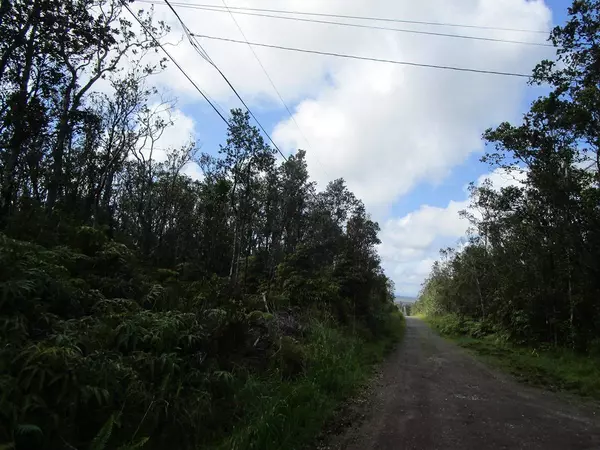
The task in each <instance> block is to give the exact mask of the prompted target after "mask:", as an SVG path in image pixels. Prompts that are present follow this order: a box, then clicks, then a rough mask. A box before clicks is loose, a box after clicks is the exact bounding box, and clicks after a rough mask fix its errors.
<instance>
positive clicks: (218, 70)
mask: <svg viewBox="0 0 600 450" xmlns="http://www.w3.org/2000/svg"><path fill="white" fill-rule="evenodd" d="M164 2H165V3H166V4H167V5H168V6H169V8H170V9H171V11H173V13H174V14H175V17H177V20H178V21H179V23H180V24H181V26H182V27H183V29H184V31H185V32H186V34H187V35H188V37H189V38H190V40H193V41H196V40H195V34H194V33H191V32H190V31H189V29H188V27H187V25H186V24H185V22H184V21H183V20H182V19H181V17H180V16H179V14H177V11H175V9H174V8H173V7H172V6H171V4H170V3H169V1H168V0H164ZM240 42H241V43H242V41H240ZM194 43H195V44H197V46H196V45H194ZM194 43H192V46H193V47H194V48H195V49H196V51H198V52H199V53H200V54H201V55H202V57H203V58H204V59H206V60H207V61H208V62H209V63H210V64H212V66H213V67H214V68H215V69H216V70H217V72H219V74H220V75H221V77H222V78H223V79H224V80H225V82H226V83H227V84H228V85H229V87H230V88H231V90H232V91H233V93H234V94H235V96H236V97H237V98H238V100H239V101H240V102H242V105H244V107H245V108H246V110H247V111H248V113H249V114H250V115H251V116H252V118H253V119H254V121H255V122H256V123H257V124H258V126H259V128H260V129H261V130H262V132H263V133H264V134H265V136H267V138H268V139H269V141H270V142H271V144H273V146H274V147H275V149H276V150H277V152H278V153H279V154H280V155H281V157H282V158H283V159H284V161H287V157H286V156H285V155H284V154H283V152H282V151H281V149H280V148H279V147H278V146H277V144H276V143H275V141H274V140H273V138H271V135H270V134H269V133H267V130H265V128H264V127H263V126H262V124H261V123H260V121H259V120H258V119H257V117H256V116H255V115H254V113H253V112H252V110H251V109H250V108H249V107H248V105H247V104H246V102H245V101H244V99H243V98H242V97H241V95H240V94H239V93H238V91H237V89H236V88H235V87H234V86H233V84H231V81H229V78H227V76H226V75H225V74H224V73H223V71H222V70H221V69H220V68H219V66H217V65H216V64H215V63H214V62H213V61H212V60H211V59H210V56H208V53H207V52H206V51H205V50H204V48H202V45H201V44H200V43H199V42H197V41H196V42H194ZM198 47H199V48H200V49H201V51H200V50H198ZM203 54H204V55H206V58H205V57H204V56H203Z"/></svg>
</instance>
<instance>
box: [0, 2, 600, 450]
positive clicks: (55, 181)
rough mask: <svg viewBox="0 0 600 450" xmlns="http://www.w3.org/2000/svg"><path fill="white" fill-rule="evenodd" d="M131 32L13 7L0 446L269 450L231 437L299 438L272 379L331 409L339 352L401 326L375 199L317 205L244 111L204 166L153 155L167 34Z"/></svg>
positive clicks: (2, 125)
mask: <svg viewBox="0 0 600 450" xmlns="http://www.w3.org/2000/svg"><path fill="white" fill-rule="evenodd" d="M139 19H140V20H141V21H142V23H143V24H144V25H145V27H146V30H144V31H139V27H138V26H137V25H138V24H137V22H136V21H135V20H133V18H132V17H129V16H128V15H127V11H126V10H124V9H123V5H122V4H121V1H120V0H27V1H26V0H11V1H5V0H2V6H1V7H0V35H1V36H2V39H1V40H0V85H1V93H0V161H1V173H0V342H1V345H0V391H1V394H0V447H1V448H15V449H17V450H18V449H34V448H44V449H53V448H65V449H73V448H79V449H87V448H89V449H93V450H99V449H103V448H122V449H127V448H141V447H142V446H144V448H166V447H167V446H169V447H170V448H200V447H203V446H209V447H213V446H219V445H221V447H222V448H269V447H268V445H267V444H264V443H263V444H260V443H258V444H257V442H258V441H257V439H258V438H259V437H257V436H255V435H253V433H258V432H259V431H257V429H256V427H254V428H253V427H246V428H240V425H239V424H248V423H251V421H252V420H259V419H261V418H263V419H264V420H263V422H264V424H263V425H264V426H265V430H266V431H265V433H279V434H285V433H287V432H289V430H287V429H286V428H285V426H284V425H281V424H282V423H283V422H282V420H283V419H282V418H281V417H282V416H283V415H284V414H286V411H287V410H286V411H283V410H280V409H277V408H279V406H277V405H275V406H273V405H271V406H272V408H271V409H269V410H262V411H261V410H258V409H259V408H258V407H257V406H256V405H259V404H260V405H262V404H268V403H265V402H266V400H265V399H266V398H268V396H269V395H273V392H274V391H275V388H273V386H276V385H277V384H276V383H275V381H273V380H278V381H277V382H278V383H286V382H288V381H290V380H292V381H293V380H302V381H298V383H304V384H303V386H304V387H307V386H308V387H310V389H313V390H306V391H302V390H299V389H297V388H296V387H294V386H295V385H291V386H292V387H291V388H290V390H289V392H287V393H286V396H285V398H284V400H282V402H280V404H281V405H292V404H293V401H294V399H296V400H297V401H298V402H299V403H300V402H302V403H303V404H306V405H312V403H310V402H311V401H314V395H313V394H311V393H312V392H315V391H314V389H317V388H318V389H321V390H326V391H327V392H331V393H334V394H335V395H338V393H339V392H343V389H342V387H341V386H340V383H342V382H343V380H341V379H340V377H341V376H343V374H344V373H345V372H344V371H345V370H347V368H348V367H349V363H348V364H346V363H344V361H345V360H344V358H345V357H346V356H347V355H348V354H349V353H350V352H351V351H352V349H351V348H349V347H348V346H346V347H344V342H346V341H344V339H345V338H344V336H347V335H349V336H356V338H357V339H359V341H352V342H362V343H365V345H366V344H368V343H369V342H378V341H381V340H383V339H385V338H388V337H390V336H391V335H393V334H395V330H396V329H395V328H394V327H395V326H396V325H397V324H398V323H399V321H400V319H401V317H398V313H397V312H395V310H396V309H395V307H394V306H393V302H392V300H393V285H392V283H391V281H390V280H389V279H388V278H386V276H385V275H384V273H383V271H382V269H381V267H380V261H379V258H378V256H377V253H376V251H375V246H376V244H378V242H379V241H378V237H377V236H378V231H379V227H378V225H377V223H375V222H373V221H372V220H371V219H370V217H369V215H368V214H367V212H366V210H365V207H364V205H363V203H362V202H361V201H360V200H359V199H357V198H356V197H355V196H354V195H353V194H352V193H351V192H350V191H349V190H348V189H347V187H346V186H345V183H344V181H343V180H341V179H339V180H335V181H332V182H331V183H329V184H328V185H327V186H326V187H325V188H324V190H323V191H321V192H319V191H318V190H317V188H316V185H315V184H314V183H313V182H311V181H310V180H309V175H308V171H307V165H306V160H305V153H304V152H303V151H301V150H299V151H298V152H296V153H295V154H293V155H290V156H289V157H288V158H287V159H286V160H282V159H279V160H278V159H277V158H276V154H275V152H274V149H273V148H271V147H270V146H269V145H267V143H266V142H265V140H264V139H263V137H262V135H261V133H260V132H259V131H258V130H257V129H256V128H255V127H254V126H253V125H252V124H251V123H250V118H249V114H248V112H245V111H241V110H233V111H231V114H230V117H229V128H228V133H227V136H224V138H223V140H224V142H223V145H221V146H220V148H219V149H215V151H213V152H211V153H210V154H208V153H207V154H204V153H200V152H199V151H198V149H197V145H196V144H195V143H193V142H192V143H190V145H188V146H184V147H183V148H170V149H167V150H166V151H167V157H166V160H165V161H163V162H160V161H157V159H156V158H153V154H156V153H157V152H158V151H164V149H159V148H157V141H158V140H159V138H160V136H161V135H162V133H164V131H165V129H167V128H168V127H169V126H171V125H172V123H171V122H170V120H168V119H165V116H164V115H162V114H160V113H159V112H160V111H161V110H163V111H164V110H168V109H169V108H172V107H173V102H172V101H171V100H165V99H164V96H163V94H162V93H161V92H159V91H158V90H157V89H156V88H155V87H153V85H152V79H153V77H154V76H155V75H156V74H157V73H159V72H161V71H163V70H165V68H166V67H167V66H168V65H169V61H167V60H165V59H163V60H161V59H160V58H157V55H158V56H160V55H161V54H160V51H159V48H158V47H157V45H156V42H155V40H154V39H153V37H152V36H151V35H150V34H149V33H151V34H152V35H153V36H154V37H157V38H161V37H164V36H165V35H166V33H167V31H168V28H167V26H166V25H165V24H164V23H160V22H156V21H154V20H153V18H152V14H151V12H140V14H139ZM134 24H135V26H134ZM157 105H158V106H157ZM217 150H218V151H217ZM190 163H197V164H199V166H200V167H201V169H202V174H203V175H202V177H201V180H199V181H198V180H193V179H191V178H190V177H188V176H186V175H185V174H184V168H185V167H186V166H187V165H188V164H190ZM571 214H579V213H578V212H576V211H573V212H572V213H571ZM591 232H594V230H593V229H591ZM585 239H586V240H589V239H592V237H591V236H590V237H586V238H585ZM591 264H596V262H595V261H591ZM585 278H586V277H583V276H582V277H580V278H578V279H585ZM587 279H588V281H589V280H591V278H589V277H587ZM573 290H574V291H573V297H572V298H573V299H578V298H579V297H577V295H579V294H578V291H576V288H575V284H574V287H573ZM574 301H578V300H574ZM577 314H581V312H580V310H579V309H578V310H577ZM576 320H577V321H579V320H580V319H579V315H578V316H577V319H576ZM577 323H578V322H577ZM336 330H337V331H336ZM332 336H334V337H335V336H337V337H336V338H335V339H337V342H338V344H337V345H338V346H337V347H336V348H334V349H331V348H329V347H328V346H329V345H330V341H331V339H332V338H331V337H332ZM330 338H331V339H330ZM327 339H329V340H327ZM335 339H334V340H335ZM315 355H316V356H315ZM327 364H328V365H327ZM336 365H337V368H336ZM324 367H328V368H329V369H328V370H329V371H325V369H324ZM319 370H321V372H319ZM348 370H349V369H348ZM309 373H310V374H313V375H314V374H316V375H314V377H313V378H310V377H308V375H307V374H309ZM313 375H311V376H313ZM267 378H268V379H269V380H271V381H270V383H271V384H265V382H264V381H261V380H264V379H267ZM261 383H262V384H261ZM277 386H278V385H277ZM315 386H317V388H315ZM307 389H308V388H307ZM307 392H308V394H307ZM334 394H332V395H334ZM302 396H304V397H302ZM280 404H278V405H280ZM326 406H327V407H329V404H327V405H325V404H322V405H318V406H317V408H316V409H317V410H318V409H320V408H325V407H326ZM289 407H291V406H289ZM282 411H283V412H282ZM317 412H318V411H317ZM317 412H315V411H313V413H314V415H317ZM278 424H279V425H281V427H280V428H281V429H275V430H273V429H268V427H269V426H273V427H277V426H278ZM303 426H308V425H306V424H305V425H303ZM240 430H242V431H240ZM236 433H237V434H236ZM231 436H237V437H235V440H232V439H233V438H232V437H231ZM227 438H229V439H230V440H229V441H227V440H225V441H223V439H227ZM273 439H274V440H275V438H273ZM222 442H226V444H220V443H222ZM3 444H4V445H3ZM285 448H291V447H285Z"/></svg>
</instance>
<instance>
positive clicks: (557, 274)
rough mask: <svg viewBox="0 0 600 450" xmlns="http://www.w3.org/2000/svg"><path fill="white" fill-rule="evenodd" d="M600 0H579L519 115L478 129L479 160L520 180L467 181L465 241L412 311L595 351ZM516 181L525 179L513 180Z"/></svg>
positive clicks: (599, 291)
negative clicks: (518, 119)
mask: <svg viewBox="0 0 600 450" xmlns="http://www.w3.org/2000/svg"><path fill="white" fill-rule="evenodd" d="M599 30H600V2H598V1H580V0H577V1H575V2H574V3H573V5H572V6H571V7H570V8H569V19H568V21H567V22H566V24H565V25H564V26H559V27H556V28H555V29H554V30H553V31H552V33H551V35H550V40H551V41H552V42H553V44H554V45H555V46H556V48H557V55H558V59H557V60H556V61H542V62H541V63H539V64H538V65H537V67H536V68H535V70H534V72H533V77H532V81H531V83H532V84H533V85H540V86H546V87H549V88H550V89H549V91H550V92H549V93H548V94H547V95H544V96H542V97H540V98H538V99H537V100H536V101H534V102H533V104H532V105H531V109H530V111H529V112H528V113H527V114H525V116H524V119H523V123H522V124H520V125H511V124H509V123H503V124H501V125H500V126H499V127H498V128H496V129H490V130H488V131H487V132H486V133H485V136H484V137H485V139H486V141H487V142H488V143H489V144H490V150H489V151H488V152H487V154H486V155H485V156H484V158H483V161H486V162H488V163H490V164H491V166H492V167H494V168H501V169H503V170H504V171H506V172H507V173H508V174H510V173H514V172H517V171H518V172H520V174H521V175H524V182H523V183H522V184H519V183H515V185H513V186H510V187H506V188H503V189H501V190H500V191H498V190H495V189H494V188H493V187H492V186H490V185H489V184H487V185H484V186H482V187H474V186H472V205H471V209H470V210H469V211H468V212H465V213H464V214H465V215H466V216H467V217H469V219H470V220H471V223H472V225H473V229H472V233H471V237H470V239H469V242H468V244H467V245H466V247H464V248H462V249H460V250H452V249H449V250H446V251H444V252H443V255H442V256H443V258H442V260H441V261H440V262H438V263H436V264H435V265H434V267H433V270H432V272H431V274H430V276H429V278H428V279H427V281H426V283H425V284H424V287H423V290H422V292H421V296H420V299H419V302H418V304H417V308H418V309H419V310H420V311H421V312H424V313H426V314H448V313H455V314H458V315H460V316H461V317H466V318H471V319H477V320H480V321H483V322H484V323H485V324H487V325H488V326H489V328H490V329H491V330H495V331H497V332H502V333H504V334H505V335H506V336H507V337H508V338H510V339H512V340H516V341H518V342H527V343H536V344H539V343H545V344H547V345H552V346H562V347H568V348H573V349H577V350H582V351H586V350H591V349H600V340H599V337H598V336H600V153H599V152H600V31H599ZM519 178H522V177H519Z"/></svg>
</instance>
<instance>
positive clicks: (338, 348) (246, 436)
mask: <svg viewBox="0 0 600 450" xmlns="http://www.w3.org/2000/svg"><path fill="white" fill-rule="evenodd" d="M386 327H387V330H388V331H387V332H386V335H385V337H384V338H383V339H381V340H378V341H366V340H365V339H364V338H362V337H359V336H358V335H352V334H350V333H349V332H345V331H344V330H342V329H339V328H332V327H330V326H329V325H327V324H325V323H323V322H314V323H313V324H312V325H311V327H310V332H309V336H308V339H307V342H306V344H305V345H304V346H303V347H302V349H303V358H304V364H305V365H306V370H305V373H304V374H303V375H302V376H301V377H298V378H296V379H293V380H286V379H283V378H281V377H280V376H279V375H278V374H277V373H271V374H270V375H269V376H266V377H249V378H248V379H247V380H246V382H245V383H244V384H243V385H242V386H241V387H240V389H239V391H238V393H237V395H236V400H237V401H238V402H240V403H243V404H246V405H248V408H247V410H246V411H245V416H244V418H243V419H242V420H241V421H240V423H239V424H238V425H236V426H235V427H234V429H233V431H232V434H231V435H230V436H229V437H227V438H225V439H224V440H223V441H222V442H220V444H219V445H217V446H215V448H217V449H222V450H229V449H232V450H243V449H264V450H270V449H282V448H285V449H290V450H293V449H300V448H303V447H305V446H306V445H307V444H308V443H310V442H311V441H312V440H313V439H314V437H315V436H316V435H317V434H318V432H319V430H320V429H321V428H322V426H323V424H324V423H325V422H326V421H327V420H328V419H329V418H331V416H332V415H333V413H334V411H335V409H336V408H337V406H338V405H339V404H340V403H341V402H342V401H343V400H344V399H346V398H348V397H349V396H351V395H352V394H353V393H354V392H355V391H356V390H357V388H359V387H360V386H361V385H363V384H364V382H365V381H366V380H367V379H368V378H369V376H370V375H371V373H372V367H373V364H374V363H376V362H378V361H380V360H381V358H382V357H383V356H384V355H385V353H386V352H387V351H388V350H389V349H390V348H391V346H392V345H393V344H394V343H395V342H397V341H398V340H399V339H400V337H401V333H402V331H403V329H404V317H403V316H402V315H401V314H400V313H393V314H392V315H390V318H389V321H388V323H387V326H386Z"/></svg>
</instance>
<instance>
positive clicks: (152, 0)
mask: <svg viewBox="0 0 600 450" xmlns="http://www.w3.org/2000/svg"><path fill="white" fill-rule="evenodd" d="M138 1H141V2H144V3H153V4H154V3H156V0H138ZM157 4H160V3H157ZM183 5H186V4H185V3H183V4H179V5H178V6H179V7H182V8H185V7H188V8H193V9H198V10H202V11H212V12H221V13H227V12H229V13H230V14H232V17H233V14H244V15H248V16H258V17H267V18H271V19H281V20H292V21H297V22H308V23H318V24H325V25H338V26H344V27H352V28H362V29H373V30H383V31H393V32H397V33H408V34H420V35H426V36H436V37H445V38H454V39H467V40H473V41H485V42H498V43H503V44H516V45H532V46H536V47H554V46H553V45H552V44H548V43H544V42H531V41H519V40H511V39H500V38H490V37H484V36H469V35H463V34H450V33H437V32H433V31H421V30H408V29H404V28H391V27H383V26H377V25H363V24H359V23H348V22H336V21H331V20H317V19H303V18H300V17H287V16H277V15H270V14H261V13H253V12H243V11H231V10H230V11H228V10H224V9H222V8H221V9H219V7H200V6H191V5H187V6H183Z"/></svg>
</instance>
